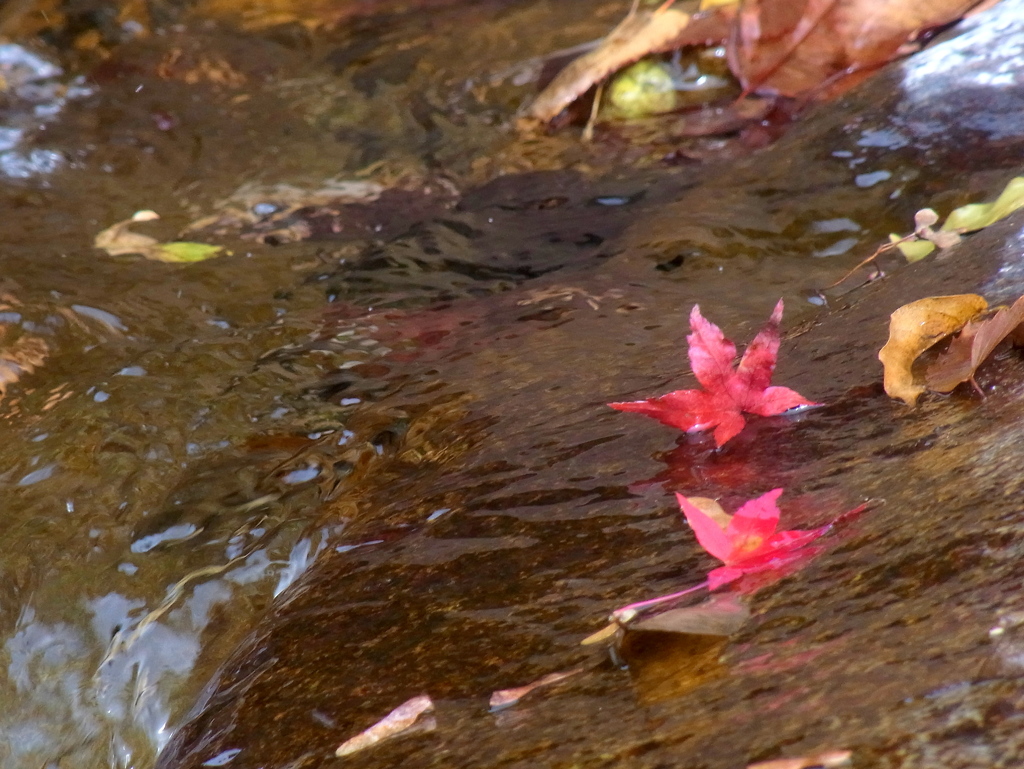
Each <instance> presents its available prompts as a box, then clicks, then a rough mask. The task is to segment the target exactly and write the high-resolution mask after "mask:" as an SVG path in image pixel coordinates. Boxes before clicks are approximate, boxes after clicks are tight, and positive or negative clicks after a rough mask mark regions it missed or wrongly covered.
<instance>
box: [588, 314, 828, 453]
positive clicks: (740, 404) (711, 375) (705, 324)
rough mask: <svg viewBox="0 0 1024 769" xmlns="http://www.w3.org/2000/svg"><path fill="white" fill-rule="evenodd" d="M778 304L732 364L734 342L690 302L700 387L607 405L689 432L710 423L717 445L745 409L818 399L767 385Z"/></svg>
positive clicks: (764, 412)
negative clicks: (736, 364) (738, 358)
mask: <svg viewBox="0 0 1024 769" xmlns="http://www.w3.org/2000/svg"><path fill="white" fill-rule="evenodd" d="M782 310H783V304H782V300H781V299H780V300H779V303H778V304H777V305H776V306H775V311H774V312H773V313H772V316H771V317H770V318H769V319H768V323H767V324H766V325H765V327H764V328H762V329H761V331H760V332H759V333H758V335H757V336H756V337H754V341H752V342H751V343H750V345H749V346H748V347H747V350H746V352H745V353H744V354H743V358H742V360H741V361H740V364H739V366H738V367H737V368H735V369H734V368H733V364H734V362H735V360H736V346H735V345H734V344H733V343H732V342H730V341H729V340H728V339H726V338H725V336H724V335H723V334H722V330H721V329H720V328H719V327H718V326H716V325H715V324H714V323H711V322H710V321H708V320H706V319H705V318H704V316H703V315H701V314H700V305H694V306H693V310H692V311H691V313H690V331H691V333H690V335H689V336H687V337H686V341H687V342H688V343H689V346H690V347H689V356H690V366H691V368H692V369H693V373H694V375H696V377H697V381H698V382H700V384H701V386H702V387H703V388H704V389H703V390H675V391H673V392H670V393H666V394H665V395H662V396H660V397H657V398H648V399H646V400H642V401H630V402H619V403H609V404H608V405H609V406H611V407H612V408H613V409H618V410H619V411H632V412H635V413H637V414H645V415H646V416H649V417H653V418H654V419H657V420H658V421H659V422H662V423H663V424H666V425H669V426H670V427H677V428H679V429H680V430H685V431H687V432H696V431H700V430H709V429H711V428H714V430H715V433H714V435H715V444H716V445H718V446H721V445H722V444H724V443H725V442H726V441H728V440H729V439H730V438H733V437H734V436H735V435H736V434H737V433H739V432H740V430H742V429H743V425H745V424H746V420H745V419H744V418H743V412H746V413H748V414H757V415H759V416H773V415H775V414H781V413H782V412H784V411H788V410H790V409H792V408H796V407H798V406H817V405H820V404H817V403H814V402H812V401H809V400H807V399H806V398H804V397H803V396H802V395H800V393H798V392H795V391H794V390H790V389H789V388H787V387H770V386H769V385H770V384H771V381H772V373H773V372H774V371H775V359H776V357H777V356H778V352H779V323H780V322H781V321H782Z"/></svg>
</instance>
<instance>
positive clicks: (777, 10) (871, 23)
mask: <svg viewBox="0 0 1024 769" xmlns="http://www.w3.org/2000/svg"><path fill="white" fill-rule="evenodd" d="M977 3H978V0H746V2H745V3H744V4H743V7H742V9H741V11H740V14H739V16H738V17H737V20H736V23H735V24H734V25H733V31H732V35H731V37H730V41H729V62H730V65H731V66H732V71H733V74H735V75H736V77H737V78H739V80H740V83H741V84H742V85H743V88H744V90H745V91H747V92H755V91H756V92H761V93H771V94H778V95H781V96H805V95H808V94H815V95H819V96H831V95H835V94H836V93H839V92H841V91H843V90H846V89H847V88H849V87H851V86H852V85H854V84H855V83H856V82H858V81H859V80H860V79H862V78H863V77H864V76H865V75H866V74H868V73H870V72H871V71H873V70H874V69H876V68H878V67H880V66H881V65H883V64H885V63H886V62H887V61H889V60H890V59H892V58H893V57H895V56H896V55H897V54H899V53H900V52H901V49H902V47H903V46H904V45H905V44H907V43H908V42H911V41H913V40H915V39H916V38H917V37H918V36H919V34H920V33H921V32H922V31H925V30H928V29H931V28H934V27H938V26H942V25H944V24H948V23H949V22H951V21H955V20H956V19H959V18H960V17H961V16H962V15H963V14H964V12H965V11H967V10H969V9H970V8H971V7H973V6H974V5H977ZM840 78H841V80H840ZM826 86H827V88H826Z"/></svg>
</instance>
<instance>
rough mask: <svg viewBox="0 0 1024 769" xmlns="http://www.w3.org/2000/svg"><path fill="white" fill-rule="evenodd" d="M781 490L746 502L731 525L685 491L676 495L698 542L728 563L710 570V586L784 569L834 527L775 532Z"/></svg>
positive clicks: (730, 520) (730, 522) (711, 588)
mask: <svg viewBox="0 0 1024 769" xmlns="http://www.w3.org/2000/svg"><path fill="white" fill-rule="evenodd" d="M781 494H782V489H773V490H772V491H769V492H768V493H767V494H762V495H761V496H760V497H758V498H757V499H752V500H750V501H749V502H745V503H744V504H743V505H742V506H741V507H740V508H739V510H737V511H736V514H735V515H733V516H731V517H729V518H728V524H727V525H725V526H723V525H722V523H720V522H719V521H717V520H715V519H714V518H712V517H711V516H710V515H708V514H707V513H705V512H704V511H702V510H701V509H700V508H698V507H697V506H696V505H694V504H693V503H692V502H690V500H689V499H687V498H686V497H684V496H683V495H682V494H676V499H678V500H679V507H681V508H682V510H683V514H684V515H685V516H686V521H687V523H689V524H690V528H692V529H693V533H694V534H695V535H696V536H697V542H699V543H700V546H701V547H703V548H704V549H705V550H707V551H708V553H710V554H711V555H713V556H714V557H715V558H717V559H718V560H720V561H722V562H723V563H724V564H725V566H721V567H719V568H717V569H714V570H712V571H710V572H709V573H708V589H709V590H715V589H717V588H719V587H721V586H722V585H725V584H728V583H729V582H732V581H734V580H736V579H739V578H740V577H742V576H744V575H746V574H753V573H756V572H761V571H768V570H776V569H781V568H783V567H785V566H787V565H789V564H791V563H793V562H794V561H797V560H799V559H801V558H803V557H804V555H805V553H806V552H807V551H802V548H805V547H806V546H807V545H808V544H810V543H811V542H813V541H814V540H816V539H817V538H818V537H820V536H821V535H822V534H824V533H825V532H827V531H828V530H829V529H830V528H831V527H832V526H831V524H829V525H827V526H822V527H821V528H819V529H811V530H809V531H798V530H794V531H776V529H777V528H778V525H779V508H778V505H776V504H775V501H776V500H777V499H778V498H779V496H780V495H781Z"/></svg>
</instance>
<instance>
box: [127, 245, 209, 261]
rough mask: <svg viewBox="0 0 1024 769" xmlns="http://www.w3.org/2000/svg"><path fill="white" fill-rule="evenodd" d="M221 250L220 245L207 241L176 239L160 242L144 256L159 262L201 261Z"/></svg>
mask: <svg viewBox="0 0 1024 769" xmlns="http://www.w3.org/2000/svg"><path fill="white" fill-rule="evenodd" d="M221 250H222V247H221V246H211V245H210V244H209V243H190V242H188V241H177V242H174V243H161V244H160V245H159V246H157V247H156V248H154V249H153V250H152V252H151V253H148V254H146V256H148V257H149V258H151V259H156V260H158V261H161V262H175V263H183V262H203V261H206V260H207V259H210V258H212V257H214V256H217V254H219V253H220V252H221Z"/></svg>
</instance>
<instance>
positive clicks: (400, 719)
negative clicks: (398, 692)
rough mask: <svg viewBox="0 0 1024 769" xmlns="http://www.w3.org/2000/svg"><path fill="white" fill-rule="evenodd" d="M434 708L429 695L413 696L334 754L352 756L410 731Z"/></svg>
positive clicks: (347, 741) (345, 743)
mask: <svg viewBox="0 0 1024 769" xmlns="http://www.w3.org/2000/svg"><path fill="white" fill-rule="evenodd" d="M433 709H434V702H433V700H431V699H430V697H429V696H428V695H426V694H421V695H419V696H418V697H413V698H412V699H411V700H408V701H406V702H403V703H402V704H401V705H399V706H398V707H397V708H395V709H394V710H392V711H391V712H390V713H388V714H387V715H386V716H385V717H384V718H382V719H381V720H380V721H378V722H377V723H375V724H374V725H373V726H371V727H370V728H369V729H367V730H365V731H363V732H360V733H359V734H357V735H356V736H355V737H353V738H352V739H350V740H346V741H345V742H343V743H342V744H341V745H340V746H338V749H337V750H336V751H334V755H336V756H339V757H340V756H350V755H352V754H353V753H357V752H359V751H360V750H365V749H366V748H370V747H373V746H374V745H376V744H377V743H378V742H381V741H383V740H387V739H391V738H392V737H396V736H398V735H399V734H402V733H404V732H408V731H410V730H411V729H413V728H414V727H415V726H417V723H416V722H417V720H418V719H419V717H420V716H421V715H423V714H424V713H429V712H431V711H432V710H433ZM425 728H427V729H428V730H429V729H430V728H432V726H429V725H428V726H426V727H425Z"/></svg>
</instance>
